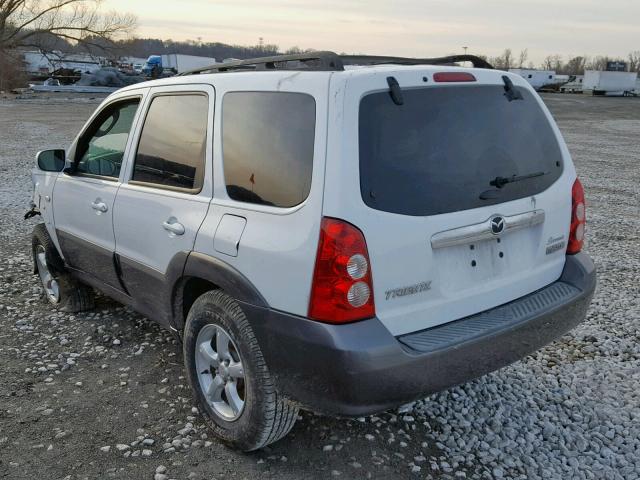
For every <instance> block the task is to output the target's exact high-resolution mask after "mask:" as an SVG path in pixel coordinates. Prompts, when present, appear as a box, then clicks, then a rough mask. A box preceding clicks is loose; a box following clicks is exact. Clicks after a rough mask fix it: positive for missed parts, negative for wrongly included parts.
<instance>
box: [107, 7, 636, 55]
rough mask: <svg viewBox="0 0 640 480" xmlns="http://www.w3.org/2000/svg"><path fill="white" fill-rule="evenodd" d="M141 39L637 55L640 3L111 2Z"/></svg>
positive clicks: (354, 49)
mask: <svg viewBox="0 0 640 480" xmlns="http://www.w3.org/2000/svg"><path fill="white" fill-rule="evenodd" d="M105 7H106V8H112V9H116V10H119V11H128V12H131V13H134V14H136V15H137V16H138V22H139V28H138V30H137V32H136V34H137V36H140V37H156V38H163V39H168V38H171V39H174V40H186V39H192V40H196V39H197V38H198V37H200V38H201V39H202V41H204V42H207V41H218V42H223V43H231V44H239V45H255V44H257V43H258V38H259V37H263V38H264V42H265V43H275V44H277V45H279V46H280V48H281V49H282V50H286V49H287V48H289V47H292V46H299V47H303V48H315V49H319V50H334V51H337V52H343V51H344V52H349V53H368V54H396V55H406V56H437V55H444V54H448V53H461V52H462V47H463V46H468V47H469V53H480V54H486V55H490V56H493V55H497V54H499V53H501V52H502V51H503V50H504V48H506V47H510V48H512V50H513V51H514V53H515V54H517V53H518V52H519V51H520V50H521V49H524V48H528V49H529V60H532V61H533V62H534V63H536V65H537V64H538V63H540V61H541V60H542V59H543V58H544V57H545V56H546V55H548V54H553V53H559V54H561V55H563V56H564V57H565V58H566V57H569V56H573V55H583V54H586V55H589V56H594V55H611V56H625V57H626V55H627V54H628V53H629V52H630V51H632V50H640V1H638V0H606V1H604V0H535V1H523V0H366V1H365V0H326V1H324V2H323V1H313V0H179V1H176V0H171V1H169V0H135V1H132V0H106V1H105Z"/></svg>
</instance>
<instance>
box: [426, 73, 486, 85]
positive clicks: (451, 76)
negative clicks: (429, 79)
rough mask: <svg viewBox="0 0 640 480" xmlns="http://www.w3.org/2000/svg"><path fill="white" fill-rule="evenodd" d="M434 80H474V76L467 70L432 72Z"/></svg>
mask: <svg viewBox="0 0 640 480" xmlns="http://www.w3.org/2000/svg"><path fill="white" fill-rule="evenodd" d="M433 81H434V82H442V83H448V82H475V81H476V77H474V76H473V75H472V74H470V73H467V72H438V73H434V74H433Z"/></svg>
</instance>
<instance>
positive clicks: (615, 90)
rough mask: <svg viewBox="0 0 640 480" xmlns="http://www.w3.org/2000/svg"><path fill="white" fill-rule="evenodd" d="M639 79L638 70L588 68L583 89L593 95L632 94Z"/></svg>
mask: <svg viewBox="0 0 640 480" xmlns="http://www.w3.org/2000/svg"><path fill="white" fill-rule="evenodd" d="M637 79H638V74H637V73H636V72H610V71H604V72H602V71H597V70H587V71H585V72H584V82H583V91H584V93H587V94H589V93H590V94H591V95H607V96H623V95H631V94H632V92H633V90H634V89H635V88H636V81H637Z"/></svg>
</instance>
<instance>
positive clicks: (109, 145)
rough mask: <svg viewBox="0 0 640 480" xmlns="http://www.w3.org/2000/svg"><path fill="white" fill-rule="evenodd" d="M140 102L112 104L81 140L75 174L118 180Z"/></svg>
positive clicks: (126, 101) (133, 100) (128, 101)
mask: <svg viewBox="0 0 640 480" xmlns="http://www.w3.org/2000/svg"><path fill="white" fill-rule="evenodd" d="M139 104H140V100H139V99H132V100H125V101H123V102H117V103H115V104H112V105H109V106H108V107H107V108H105V109H104V110H103V111H102V112H100V113H99V114H98V116H97V117H96V119H95V120H94V121H93V123H92V124H91V125H90V126H89V128H88V129H87V131H86V132H85V134H84V135H83V137H82V138H81V139H80V142H79V145H78V151H77V154H76V164H75V173H80V174H82V173H84V174H89V175H97V176H100V177H108V178H118V176H119V175H120V168H121V167H122V157H123V156H124V149H125V147H126V146H127V139H128V138H129V132H130V131H131V125H132V124H133V119H134V117H135V115H136V111H137V110H138V105H139Z"/></svg>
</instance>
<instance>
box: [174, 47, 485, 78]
mask: <svg viewBox="0 0 640 480" xmlns="http://www.w3.org/2000/svg"><path fill="white" fill-rule="evenodd" d="M456 62H471V63H472V64H473V66H474V67H475V68H487V69H493V66H492V65H491V64H490V63H489V62H487V61H486V60H485V59H483V58H481V57H477V56H475V55H450V56H447V57H437V58H407V57H385V56H375V55H338V54H337V53H334V52H328V51H326V52H309V53H303V54H295V55H275V56H272V57H260V58H252V59H249V60H234V61H232V62H225V63H216V64H213V65H210V66H208V67H202V68H196V69H194V70H189V71H187V72H183V73H181V74H180V75H181V76H182V75H196V74H200V73H223V72H231V71H237V70H249V71H269V70H296V71H301V70H309V71H316V72H318V71H320V72H339V71H343V70H344V67H345V65H362V66H367V65H369V66H371V65H388V64H395V65H454V64H455V63H456Z"/></svg>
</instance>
